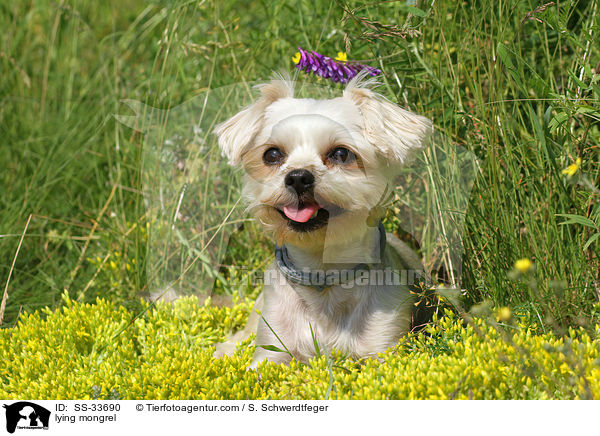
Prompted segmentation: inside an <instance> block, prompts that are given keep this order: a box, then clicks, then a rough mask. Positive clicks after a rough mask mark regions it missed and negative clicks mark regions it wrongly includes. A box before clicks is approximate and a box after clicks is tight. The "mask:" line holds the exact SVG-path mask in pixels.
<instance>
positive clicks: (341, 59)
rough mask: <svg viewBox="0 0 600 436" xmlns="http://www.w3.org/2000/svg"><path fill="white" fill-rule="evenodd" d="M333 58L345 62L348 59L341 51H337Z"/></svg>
mask: <svg viewBox="0 0 600 436" xmlns="http://www.w3.org/2000/svg"><path fill="white" fill-rule="evenodd" d="M335 60H336V61H342V62H346V61H347V60H348V55H347V54H346V53H344V52H343V51H338V55H337V56H336V58H335Z"/></svg>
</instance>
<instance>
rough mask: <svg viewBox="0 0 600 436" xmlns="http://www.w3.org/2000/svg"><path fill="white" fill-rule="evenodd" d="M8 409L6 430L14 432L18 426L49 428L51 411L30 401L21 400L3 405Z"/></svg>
mask: <svg viewBox="0 0 600 436" xmlns="http://www.w3.org/2000/svg"><path fill="white" fill-rule="evenodd" d="M3 407H4V408H5V409H6V431H8V432H9V433H14V432H15V430H16V428H17V427H18V428H26V429H47V428H48V424H49V421H50V411H49V410H48V409H45V408H44V407H42V406H38V405H37V404H35V403H30V402H28V401H19V402H17V403H13V404H10V405H6V404H5V405H4V406H3Z"/></svg>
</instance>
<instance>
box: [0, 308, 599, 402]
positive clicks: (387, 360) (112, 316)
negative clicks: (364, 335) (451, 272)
mask: <svg viewBox="0 0 600 436" xmlns="http://www.w3.org/2000/svg"><path fill="white" fill-rule="evenodd" d="M251 304H252V303H251V302H249V301H238V302H236V304H234V306H233V307H231V308H229V307H215V306H213V305H211V304H210V301H207V302H205V303H204V304H199V302H198V300H197V299H196V298H193V297H187V298H182V299H180V300H177V301H176V302H175V303H174V304H168V303H159V304H158V305H156V306H152V305H146V310H145V311H143V312H142V313H133V312H131V311H128V310H127V309H125V308H123V307H121V306H117V305H115V304H112V303H109V302H107V301H105V300H98V301H97V302H96V303H95V304H83V303H78V302H74V301H72V300H70V299H68V298H67V297H64V305H63V307H62V308H61V309H59V310H56V311H51V310H42V311H41V312H35V313H31V314H24V315H22V316H21V317H20V320H19V321H18V323H17V325H16V326H15V327H13V328H6V329H2V330H1V331H0V377H1V380H2V383H0V397H1V398H5V399H17V398H21V399H22V398H29V399H93V398H99V399H142V398H145V399H325V398H330V399H351V398H354V399H448V398H457V399H463V398H464V399H466V398H474V399H546V398H548V399H550V398H600V342H599V341H598V340H597V339H592V338H591V337H590V334H589V333H586V332H584V331H583V330H570V331H569V332H568V334H567V335H565V336H564V337H557V336H555V335H553V334H551V333H539V332H535V331H534V330H535V329H532V328H526V327H524V326H520V325H512V326H508V325H498V324H497V323H496V322H495V321H494V320H492V319H489V320H487V321H483V320H482V319H478V320H475V321H472V322H469V323H466V322H464V321H463V320H462V319H460V317H458V316H457V315H455V314H453V313H452V312H450V311H448V310H446V311H445V314H444V315H443V316H442V317H440V318H439V319H436V320H435V322H434V324H432V325H431V326H430V327H428V328H427V329H426V331H425V332H422V333H421V334H415V335H410V336H408V337H406V338H404V339H403V340H402V341H401V342H400V343H399V344H398V346H397V347H395V348H393V349H390V350H388V351H387V352H385V353H383V354H381V355H380V358H379V359H367V360H364V361H354V360H351V359H346V358H344V356H342V355H341V354H340V353H334V354H333V355H330V356H327V355H322V356H321V357H320V358H318V359H315V360H313V361H311V362H310V364H309V365H305V364H301V363H298V362H293V363H292V364H291V365H290V366H285V365H275V364H264V365H262V366H260V368H259V370H260V376H259V375H258V374H257V372H255V371H248V370H247V369H246V368H247V366H248V364H249V362H250V360H251V357H252V351H253V350H252V347H251V346H249V345H248V344H247V343H246V344H242V345H241V346H240V347H239V348H238V351H237V353H236V354H235V356H233V357H226V358H222V359H215V358H213V357H212V353H213V351H214V345H215V343H217V342H219V341H221V340H223V339H224V338H225V337H226V336H227V334H228V332H229V331H231V330H232V329H233V330H235V329H238V328H240V327H242V326H243V325H244V322H245V320H246V317H247V315H248V313H249V310H250V308H251Z"/></svg>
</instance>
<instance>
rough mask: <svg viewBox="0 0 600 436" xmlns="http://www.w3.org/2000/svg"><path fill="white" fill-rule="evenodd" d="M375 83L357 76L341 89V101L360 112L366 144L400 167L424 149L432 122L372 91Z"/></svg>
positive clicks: (430, 131) (362, 76)
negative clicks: (352, 104)
mask: <svg viewBox="0 0 600 436" xmlns="http://www.w3.org/2000/svg"><path fill="white" fill-rule="evenodd" d="M374 83H376V82H373V81H369V80H366V81H365V80H364V75H358V76H356V77H355V78H354V79H353V80H351V81H350V83H349V84H348V86H347V87H346V89H345V90H344V98H347V99H349V100H351V101H352V102H353V103H354V104H356V105H357V106H358V108H359V109H360V111H361V113H362V117H363V122H364V136H365V138H366V139H367V141H368V142H369V143H370V144H372V145H373V146H374V147H375V148H376V149H378V150H379V151H380V153H381V154H382V155H383V156H385V157H386V158H387V159H389V160H390V161H391V162H392V163H395V164H400V165H402V164H404V163H406V162H408V161H409V160H410V159H411V158H412V157H413V156H414V154H415V152H416V151H418V150H420V149H422V148H423V146H424V142H425V139H426V138H427V137H428V136H429V135H430V134H431V133H432V123H431V121H430V120H429V119H427V118H425V117H423V116H421V115H417V114H415V113H413V112H409V111H407V110H405V109H402V108H400V107H399V106H397V105H395V104H394V103H392V102H391V101H389V100H387V99H386V98H385V97H383V96H382V95H380V94H377V93H376V92H374V91H373V90H371V89H370V86H372V85H373V84H374Z"/></svg>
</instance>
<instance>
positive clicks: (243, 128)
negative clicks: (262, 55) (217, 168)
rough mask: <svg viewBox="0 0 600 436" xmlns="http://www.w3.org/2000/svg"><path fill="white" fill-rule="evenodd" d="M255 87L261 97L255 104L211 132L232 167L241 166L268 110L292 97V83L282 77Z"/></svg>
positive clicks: (287, 78) (279, 76)
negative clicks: (278, 102)
mask: <svg viewBox="0 0 600 436" xmlns="http://www.w3.org/2000/svg"><path fill="white" fill-rule="evenodd" d="M257 88H258V89H260V93H261V96H260V98H259V99H258V100H257V101H256V102H254V103H253V104H252V105H251V106H249V107H247V108H246V109H244V110H242V111H241V112H238V113H237V114H235V115H234V116H233V117H231V118H230V119H228V120H227V121H225V122H223V123H221V124H219V125H217V126H216V127H215V130H214V133H215V134H216V135H217V137H218V138H219V147H220V148H221V152H222V153H223V155H224V156H226V157H227V159H228V160H229V164H230V165H233V166H237V165H239V164H240V162H241V160H242V156H243V155H244V152H245V151H246V150H247V149H248V148H249V147H250V145H251V144H252V142H253V141H254V137H255V136H256V135H257V134H258V132H259V131H260V128H261V126H262V123H263V115H264V113H265V110H266V109H267V107H269V105H271V104H272V103H274V102H275V101H277V100H279V99H281V98H288V97H289V98H291V97H293V96H294V84H293V81H292V80H291V79H290V78H289V77H286V76H284V75H277V76H275V77H274V78H273V80H271V82H269V83H264V84H261V85H258V86H257Z"/></svg>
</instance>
